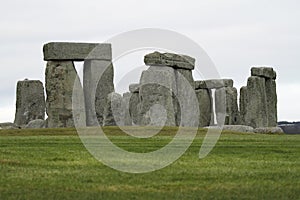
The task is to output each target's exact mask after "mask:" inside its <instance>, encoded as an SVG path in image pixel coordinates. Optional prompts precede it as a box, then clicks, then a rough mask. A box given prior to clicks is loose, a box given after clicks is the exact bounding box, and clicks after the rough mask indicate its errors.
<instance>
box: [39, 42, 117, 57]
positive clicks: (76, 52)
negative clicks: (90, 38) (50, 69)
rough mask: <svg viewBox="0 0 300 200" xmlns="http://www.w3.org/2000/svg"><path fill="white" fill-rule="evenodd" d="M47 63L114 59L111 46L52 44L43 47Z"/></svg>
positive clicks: (97, 44) (103, 44)
mask: <svg viewBox="0 0 300 200" xmlns="http://www.w3.org/2000/svg"><path fill="white" fill-rule="evenodd" d="M43 52H44V60H45V61H84V60H87V59H91V60H108V61H111V59H112V52H111V44H105V43H102V44H99V43H70V42H50V43H48V44H45V45H44V47H43Z"/></svg>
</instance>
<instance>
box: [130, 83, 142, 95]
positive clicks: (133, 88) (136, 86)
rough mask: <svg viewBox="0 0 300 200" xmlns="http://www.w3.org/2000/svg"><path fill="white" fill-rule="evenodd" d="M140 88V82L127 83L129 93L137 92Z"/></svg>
mask: <svg viewBox="0 0 300 200" xmlns="http://www.w3.org/2000/svg"><path fill="white" fill-rule="evenodd" d="M139 89H140V84H139V83H135V84H130V85H129V91H130V92H131V93H138V92H139Z"/></svg>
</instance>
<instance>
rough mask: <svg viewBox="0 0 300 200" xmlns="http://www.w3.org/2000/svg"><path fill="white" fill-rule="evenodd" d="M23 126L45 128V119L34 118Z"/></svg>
mask: <svg viewBox="0 0 300 200" xmlns="http://www.w3.org/2000/svg"><path fill="white" fill-rule="evenodd" d="M25 128H46V121H45V120H42V119H36V120H32V121H30V122H29V123H28V124H27V125H26V126H25Z"/></svg>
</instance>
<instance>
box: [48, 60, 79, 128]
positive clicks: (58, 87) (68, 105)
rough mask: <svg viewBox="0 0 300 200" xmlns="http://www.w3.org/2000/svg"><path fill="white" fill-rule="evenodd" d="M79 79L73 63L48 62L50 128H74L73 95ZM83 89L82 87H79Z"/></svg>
mask: <svg viewBox="0 0 300 200" xmlns="http://www.w3.org/2000/svg"><path fill="white" fill-rule="evenodd" d="M75 79H79V77H78V76H77V72H76V69H75V67H74V64H73V62H71V61H48V62H47V67H46V93H47V101H46V110H47V114H48V119H47V126H48V127H49V128H57V127H73V126H74V121H73V114H72V94H73V87H74V81H75ZM77 87H81V86H77Z"/></svg>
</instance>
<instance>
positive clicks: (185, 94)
mask: <svg viewBox="0 0 300 200" xmlns="http://www.w3.org/2000/svg"><path fill="white" fill-rule="evenodd" d="M174 74H175V88H176V90H175V92H174V93H173V106H174V111H175V113H176V115H175V117H176V125H177V126H179V125H181V126H184V123H183V121H182V120H181V115H182V114H183V113H181V110H182V108H181V107H182V106H180V103H179V101H178V98H181V99H183V98H184V99H185V100H186V101H187V104H188V105H189V106H188V107H186V112H189V113H191V112H193V111H194V106H197V107H198V102H197V103H195V102H193V98H192V97H191V96H190V95H191V94H189V91H190V90H187V87H190V89H191V90H193V91H194V88H195V81H194V78H193V75H192V71H191V70H186V69H175V70H174Z"/></svg>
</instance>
